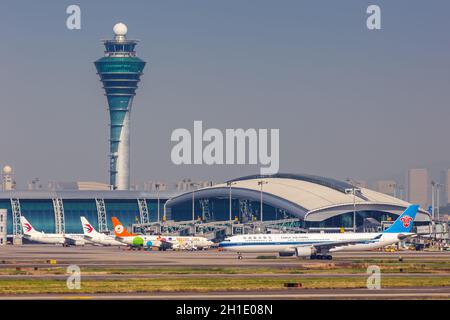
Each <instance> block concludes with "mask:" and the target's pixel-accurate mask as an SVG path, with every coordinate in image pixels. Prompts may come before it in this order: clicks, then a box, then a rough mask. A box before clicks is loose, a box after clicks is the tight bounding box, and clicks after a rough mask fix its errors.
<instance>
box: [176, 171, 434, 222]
mask: <svg viewBox="0 0 450 320" xmlns="http://www.w3.org/2000/svg"><path fill="white" fill-rule="evenodd" d="M261 181H263V185H262V189H263V201H264V203H266V204H268V205H271V206H274V207H278V208H281V209H284V210H286V212H288V213H290V214H292V215H294V216H298V217H300V218H302V219H305V220H307V221H322V220H325V219H328V218H330V217H333V216H336V215H339V214H342V213H345V212H349V211H353V203H354V202H355V206H356V210H357V211H385V212H391V213H395V214H400V213H401V212H403V211H404V210H405V209H406V208H407V207H408V206H409V205H410V203H408V202H406V201H403V200H400V199H398V198H395V197H392V196H389V195H386V194H383V193H380V192H376V191H373V190H370V189H367V188H358V189H359V190H360V191H357V192H355V195H356V196H355V197H354V196H353V193H352V188H354V187H353V185H351V184H349V183H347V182H344V181H339V180H336V179H331V178H325V177H320V176H315V175H300V174H283V173H280V174H275V175H270V176H264V175H253V176H246V177H242V178H238V179H234V180H230V181H227V182H225V183H222V184H218V185H215V186H212V187H208V188H204V189H199V190H196V191H195V197H196V198H200V197H201V198H203V197H204V198H208V197H216V198H228V197H229V191H230V184H231V192H232V198H234V199H249V200H253V201H260V196H261V194H260V193H261V185H260V184H259V182H261ZM184 201H192V192H188V193H185V194H182V195H180V196H177V197H174V198H172V199H170V200H169V201H168V202H167V206H168V207H170V206H174V205H176V204H178V203H181V202H184ZM429 220H430V216H429V214H428V212H427V211H425V210H423V209H420V211H419V214H418V217H417V221H429Z"/></svg>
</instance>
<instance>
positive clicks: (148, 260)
mask: <svg viewBox="0 0 450 320" xmlns="http://www.w3.org/2000/svg"><path fill="white" fill-rule="evenodd" d="M258 256H259V257H260V258H258ZM261 256H263V255H261V254H250V253H249V254H244V255H243V259H241V260H238V259H237V254H236V253H233V252H226V251H218V250H217V249H210V250H205V251H165V252H162V251H146V250H140V251H138V250H129V249H127V248H123V247H122V248H118V247H100V246H85V247H67V248H66V247H62V246H54V245H23V246H12V245H11V246H3V247H0V268H13V267H38V268H39V267H49V263H48V261H49V260H56V263H57V265H58V266H67V265H72V264H76V265H78V266H80V267H109V268H115V267H117V268H126V267H133V268H139V267H165V266H171V267H193V268H196V267H197V268H201V267H283V266H284V267H286V266H288V267H295V266H305V265H306V266H309V267H312V266H313V265H314V264H321V265H323V264H324V263H332V262H333V261H339V262H352V261H354V260H361V259H364V260H367V261H370V260H377V259H392V260H398V259H399V257H402V258H403V259H405V260H406V259H407V260H409V261H411V260H429V261H450V251H445V252H424V251H419V252H416V251H400V252H377V251H368V252H354V253H353V252H351V253H348V252H347V253H343V252H339V253H334V254H333V260H331V261H328V260H309V259H298V258H296V257H281V258H277V259H261ZM264 256H273V257H275V256H277V255H276V254H265V255H264Z"/></svg>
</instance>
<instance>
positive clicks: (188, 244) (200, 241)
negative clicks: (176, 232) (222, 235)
mask: <svg viewBox="0 0 450 320" xmlns="http://www.w3.org/2000/svg"><path fill="white" fill-rule="evenodd" d="M162 237H163V239H165V240H166V241H169V242H170V243H172V247H173V249H175V250H203V249H208V248H210V247H211V246H212V245H214V242H212V241H210V240H208V239H206V238H205V237H178V236H174V237H173V236H162Z"/></svg>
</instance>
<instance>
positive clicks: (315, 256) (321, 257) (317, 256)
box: [309, 254, 333, 260]
mask: <svg viewBox="0 0 450 320" xmlns="http://www.w3.org/2000/svg"><path fill="white" fill-rule="evenodd" d="M309 258H310V259H311V260H332V259H333V256H331V255H329V254H312V255H311V256H310V257H309Z"/></svg>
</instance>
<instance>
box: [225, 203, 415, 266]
mask: <svg viewBox="0 0 450 320" xmlns="http://www.w3.org/2000/svg"><path fill="white" fill-rule="evenodd" d="M418 209H419V206H418V205H411V206H409V207H408V208H407V209H406V210H405V211H404V212H403V213H402V214H401V215H400V216H399V217H398V218H397V220H395V222H394V223H393V224H392V225H391V226H390V227H389V228H387V229H386V230H384V231H383V232H378V233H328V234H327V233H293V234H273V235H272V234H248V235H238V236H232V237H229V238H226V239H225V240H224V241H222V242H221V243H220V244H219V248H220V249H222V250H227V251H233V252H237V253H238V259H242V254H241V253H243V252H248V253H276V252H277V253H279V255H280V256H293V255H295V256H297V257H310V259H321V260H322V259H326V260H331V259H332V258H333V257H332V256H331V255H330V254H329V253H333V252H338V251H357V250H358V251H360V250H373V249H377V248H383V247H385V246H388V245H392V244H395V243H398V242H400V241H402V240H405V239H407V238H409V237H412V236H415V234H414V233H411V229H412V226H413V223H414V219H415V217H416V214H417V211H418Z"/></svg>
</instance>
